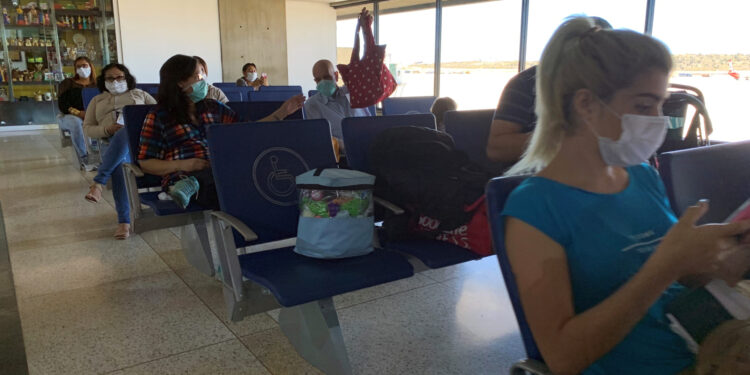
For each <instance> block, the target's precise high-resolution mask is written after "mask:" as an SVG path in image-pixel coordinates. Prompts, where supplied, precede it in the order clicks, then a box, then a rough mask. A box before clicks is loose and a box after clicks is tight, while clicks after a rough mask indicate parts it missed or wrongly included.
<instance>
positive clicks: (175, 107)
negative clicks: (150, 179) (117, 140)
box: [138, 55, 305, 209]
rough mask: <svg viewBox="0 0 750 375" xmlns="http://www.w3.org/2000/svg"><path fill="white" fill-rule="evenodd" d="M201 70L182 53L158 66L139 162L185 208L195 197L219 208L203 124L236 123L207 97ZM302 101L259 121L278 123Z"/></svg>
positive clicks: (204, 204)
mask: <svg viewBox="0 0 750 375" xmlns="http://www.w3.org/2000/svg"><path fill="white" fill-rule="evenodd" d="M200 67H201V66H200V64H199V63H198V61H197V60H196V59H195V58H193V57H190V56H185V55H175V56H172V57H171V58H169V60H167V62H165V63H164V65H162V67H161V69H160V70H159V78H160V82H159V93H158V95H157V105H156V107H155V108H154V109H153V110H151V112H149V113H148V115H146V119H145V121H144V122H143V129H142V130H141V141H140V150H139V152H138V161H139V164H140V166H141V168H142V169H143V171H144V172H146V173H150V174H155V175H159V176H162V188H163V189H164V190H165V191H167V192H168V193H169V195H170V196H171V197H172V199H173V200H174V201H175V203H177V204H178V205H180V207H182V208H183V209H184V208H186V207H187V206H188V204H189V202H190V199H191V198H192V197H193V196H195V201H196V202H197V203H198V204H199V205H200V206H201V207H204V208H209V209H218V208H219V202H218V198H217V196H216V189H215V186H214V182H213V175H212V174H211V169H210V163H209V151H208V142H207V140H206V126H207V125H209V124H219V123H223V124H226V123H233V122H238V121H239V119H238V118H237V115H236V114H235V113H234V112H233V111H232V110H231V109H230V108H229V107H227V106H226V105H225V104H223V103H220V102H217V101H216V100H213V99H207V98H206V92H207V89H208V85H207V83H206V81H205V80H204V77H203V76H202V75H201V71H200ZM304 101H305V97H304V96H302V95H297V96H295V97H293V98H291V99H289V100H287V101H286V102H284V104H283V105H282V106H281V107H280V108H279V109H278V110H276V112H274V113H273V114H271V115H270V116H268V117H266V118H264V119H262V120H260V121H280V120H282V119H284V118H285V117H286V116H288V115H289V114H291V113H294V112H296V111H297V110H299V109H300V108H302V104H303V103H304ZM199 190H200V194H198V191H199Z"/></svg>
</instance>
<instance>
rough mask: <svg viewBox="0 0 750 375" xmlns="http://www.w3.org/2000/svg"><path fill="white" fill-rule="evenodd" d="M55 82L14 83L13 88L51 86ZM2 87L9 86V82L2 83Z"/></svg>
mask: <svg viewBox="0 0 750 375" xmlns="http://www.w3.org/2000/svg"><path fill="white" fill-rule="evenodd" d="M54 83H55V82H54V81H13V86H49V85H52V84H54ZM0 86H8V82H0Z"/></svg>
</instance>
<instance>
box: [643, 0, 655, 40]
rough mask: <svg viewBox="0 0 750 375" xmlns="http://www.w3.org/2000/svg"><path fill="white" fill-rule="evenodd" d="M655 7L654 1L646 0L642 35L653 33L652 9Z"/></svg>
mask: <svg viewBox="0 0 750 375" xmlns="http://www.w3.org/2000/svg"><path fill="white" fill-rule="evenodd" d="M655 7H656V0H646V26H645V28H644V30H643V33H644V34H646V35H651V33H652V32H653V31H654V8H655Z"/></svg>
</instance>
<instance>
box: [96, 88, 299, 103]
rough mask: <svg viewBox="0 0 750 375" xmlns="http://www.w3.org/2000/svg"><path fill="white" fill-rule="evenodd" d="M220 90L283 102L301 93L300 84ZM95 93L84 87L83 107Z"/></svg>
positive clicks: (232, 97) (236, 98) (233, 97)
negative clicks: (257, 88) (258, 89)
mask: <svg viewBox="0 0 750 375" xmlns="http://www.w3.org/2000/svg"><path fill="white" fill-rule="evenodd" d="M136 88H139V89H141V90H143V91H146V92H148V93H149V94H151V96H153V97H156V94H157V93H158V92H159V84H158V83H138V84H136ZM221 90H222V91H223V92H224V95H226V96H227V99H229V101H230V102H277V101H278V102H283V101H285V100H287V99H289V98H291V97H293V96H295V95H300V94H302V87H300V86H268V87H264V89H261V90H260V91H255V90H254V89H253V88H252V87H238V86H231V87H227V88H221ZM97 95H99V89H97V88H91V87H89V88H84V89H83V90H82V91H81V96H82V97H83V108H84V109H86V108H87V107H88V105H89V102H91V99H93V98H94V97H95V96H97Z"/></svg>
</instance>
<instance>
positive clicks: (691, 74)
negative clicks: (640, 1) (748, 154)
mask: <svg viewBox="0 0 750 375" xmlns="http://www.w3.org/2000/svg"><path fill="white" fill-rule="evenodd" d="M748 11H750V3H748V2H744V1H733V0H714V1H712V2H711V4H710V6H706V3H705V1H702V0H659V1H657V2H656V9H655V11H654V17H655V18H654V30H653V35H654V37H656V38H658V39H660V40H662V41H663V42H664V43H666V44H667V46H669V48H670V50H671V51H672V54H673V56H674V63H675V65H674V69H673V72H672V77H671V78H670V82H673V83H680V84H685V85H690V86H693V87H696V88H698V89H700V90H701V91H702V92H703V95H704V96H705V100H706V108H707V109H708V113H709V114H710V116H711V120H712V121H713V126H714V133H713V134H712V135H711V139H714V140H722V141H739V140H747V139H750V127H749V126H748V124H747V122H748V121H747V118H748V112H747V109H746V108H747V107H748V106H747V103H748V100H750V45H748V44H747V36H748V35H750V23H748V22H747V14H748ZM730 67H731V68H730ZM730 72H732V74H731V75H730V74H729V73H730ZM688 118H690V113H689V114H688Z"/></svg>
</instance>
